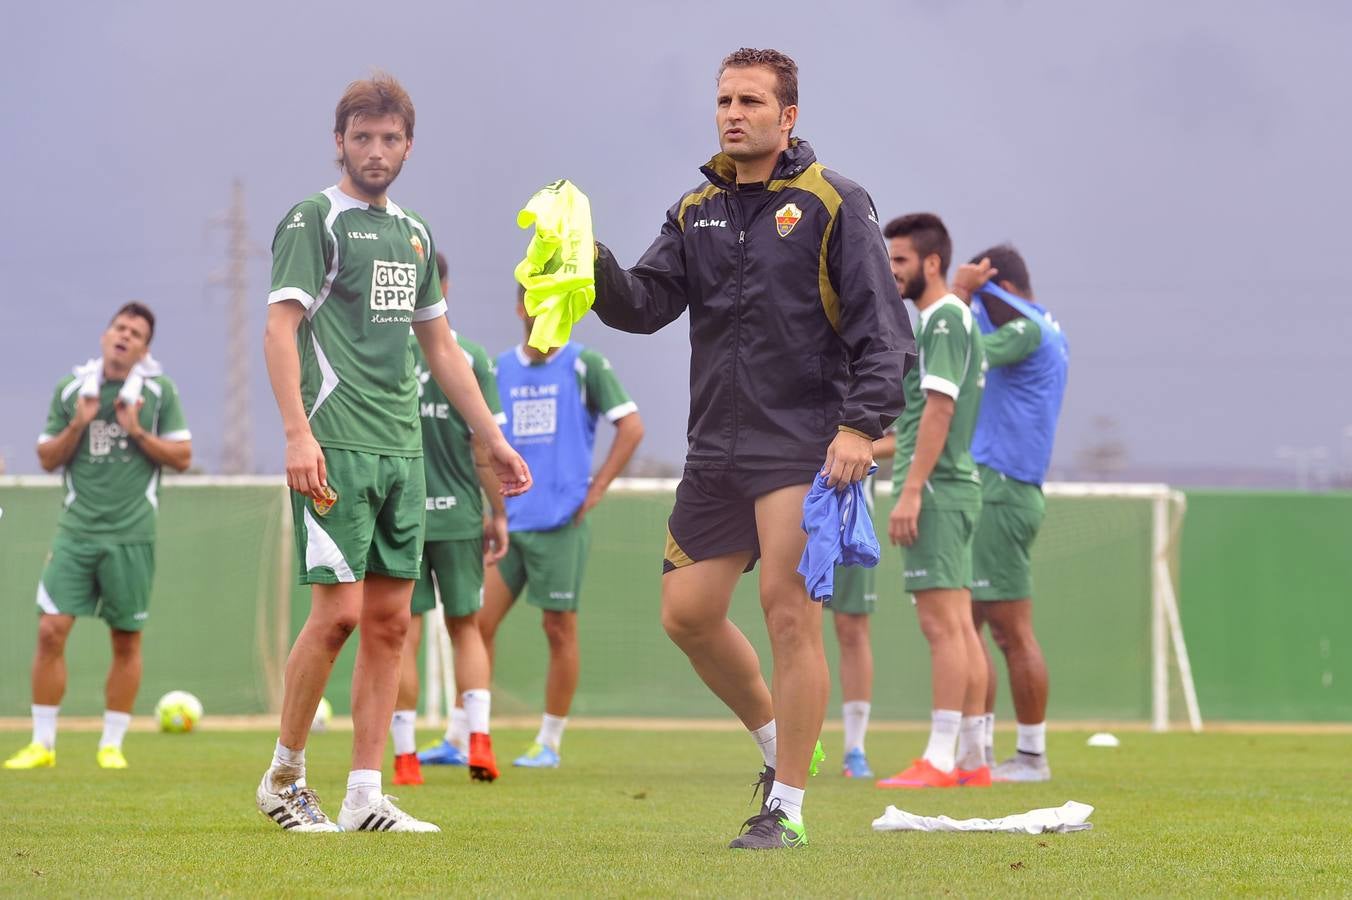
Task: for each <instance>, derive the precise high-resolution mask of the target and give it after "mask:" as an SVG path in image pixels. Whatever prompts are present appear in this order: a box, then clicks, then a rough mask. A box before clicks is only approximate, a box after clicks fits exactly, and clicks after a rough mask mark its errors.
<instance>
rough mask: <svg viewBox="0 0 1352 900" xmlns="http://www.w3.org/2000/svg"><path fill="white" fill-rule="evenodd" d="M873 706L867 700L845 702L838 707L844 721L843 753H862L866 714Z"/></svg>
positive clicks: (866, 730)
mask: <svg viewBox="0 0 1352 900" xmlns="http://www.w3.org/2000/svg"><path fill="white" fill-rule="evenodd" d="M872 708H873V704H872V703H869V702H868V701H867V700H846V701H845V702H844V703H843V704H841V707H840V713H841V718H843V719H844V720H845V752H846V753H849V752H850V751H851V750H858V751H859V752H860V753H863V752H864V735H865V733H867V732H868V714H869V710H871V709H872Z"/></svg>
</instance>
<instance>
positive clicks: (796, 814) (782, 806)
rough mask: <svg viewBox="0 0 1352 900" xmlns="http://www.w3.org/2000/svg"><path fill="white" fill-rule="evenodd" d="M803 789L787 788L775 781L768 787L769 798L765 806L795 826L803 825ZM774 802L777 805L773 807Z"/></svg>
mask: <svg viewBox="0 0 1352 900" xmlns="http://www.w3.org/2000/svg"><path fill="white" fill-rule="evenodd" d="M803 794H804V789H803V788H796V787H789V786H788V785H787V784H780V783H779V782H778V781H776V782H775V783H774V784H773V785H771V786H770V797H769V799H768V800H766V801H765V804H766V806H768V807H770V808H771V809H776V810H778V811H779V812H781V813H783V815H784V818H786V819H788V820H789V821H790V822H792V823H793V824H795V825H802V824H803ZM776 801H778V803H779V805H778V806H775V803H776Z"/></svg>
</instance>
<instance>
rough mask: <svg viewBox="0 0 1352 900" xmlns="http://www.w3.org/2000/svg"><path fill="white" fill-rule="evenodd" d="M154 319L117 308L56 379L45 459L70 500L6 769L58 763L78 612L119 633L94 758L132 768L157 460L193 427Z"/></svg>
mask: <svg viewBox="0 0 1352 900" xmlns="http://www.w3.org/2000/svg"><path fill="white" fill-rule="evenodd" d="M154 334H155V316H154V314H153V313H152V312H151V311H150V310H149V309H147V308H146V307H145V306H143V305H142V304H140V303H128V304H127V305H125V306H123V307H122V308H121V309H119V310H118V311H117V313H116V314H115V315H114V316H113V320H112V321H111V322H110V323H109V324H108V327H107V329H106V330H105V331H104V332H103V337H102V339H101V340H100V349H101V351H102V355H101V356H100V357H99V358H98V359H94V360H90V361H89V362H88V363H86V364H85V365H84V366H82V367H78V368H77V369H76V370H75V373H74V374H72V375H67V376H66V377H65V378H63V379H61V381H60V382H58V383H57V386H56V392H55V394H54V395H53V396H52V406H51V411H50V412H49V413H48V415H47V427H46V428H44V429H43V431H42V435H41V436H40V437H39V438H38V461H39V462H40V463H41V464H42V468H44V469H46V470H47V471H48V472H51V471H54V470H56V469H62V470H63V472H62V480H63V482H64V484H65V488H66V497H65V508H64V509H63V510H62V512H61V518H60V519H59V520H58V530H57V534H56V539H55V540H54V541H53V542H52V552H51V554H50V555H49V556H48V558H47V565H46V567H45V568H44V569H43V571H42V577H41V579H40V580H39V582H38V591H37V603H38V613H39V615H38V646H37V652H36V653H35V654H34V656H33V740H32V742H31V743H30V744H29V745H28V746H27V747H24V748H23V749H22V750H20V751H19V752H18V753H16V754H14V755H13V756H11V757H10V758H9V759H8V760H6V761H5V768H6V769H39V768H47V767H50V766H54V765H56V714H57V710H58V709H59V707H60V704H61V698H62V696H63V695H64V694H65V692H66V657H65V650H66V639H67V638H68V637H69V636H70V632H71V629H72V628H73V627H75V617H76V616H98V617H99V618H101V619H103V620H104V621H105V622H106V623H108V628H109V630H110V631H111V632H112V640H113V661H112V665H111V666H110V667H109V669H108V682H107V687H106V692H105V707H104V713H103V736H102V737H101V738H100V739H99V750H98V764H99V765H100V766H101V767H102V768H105V769H125V768H126V767H127V760H126V758H125V757H124V756H123V754H122V737H123V735H124V734H126V731H127V726H128V724H130V722H131V708H132V703H133V702H134V701H135V700H136V691H137V689H138V688H139V687H140V685H141V629H142V628H144V627H145V624H146V619H147V618H148V617H149V615H150V611H149V603H150V585H151V581H152V579H153V578H154V573H155V515H156V513H157V512H158V509H159V502H158V500H157V499H156V497H157V495H158V491H159V483H160V469H161V468H162V467H163V466H168V467H169V468H171V469H176V470H177V471H180V472H181V471H183V470H184V469H186V468H188V465H189V464H190V463H191V461H192V440H191V438H192V435H191V434H190V433H189V432H188V425H187V423H186V422H185V421H184V419H183V409H182V407H181V406H180V405H179V402H178V390H177V389H176V388H175V387H174V383H173V382H172V381H170V380H169V379H168V378H165V377H164V375H163V374H161V372H160V369H159V365H158V364H157V363H155V362H154V361H153V360H152V359H151V358H150V339H151V338H152V337H154Z"/></svg>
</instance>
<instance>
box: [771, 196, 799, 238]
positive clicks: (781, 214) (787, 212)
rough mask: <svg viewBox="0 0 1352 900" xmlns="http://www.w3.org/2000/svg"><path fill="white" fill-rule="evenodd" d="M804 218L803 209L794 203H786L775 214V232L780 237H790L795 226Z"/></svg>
mask: <svg viewBox="0 0 1352 900" xmlns="http://www.w3.org/2000/svg"><path fill="white" fill-rule="evenodd" d="M802 217H803V211H802V210H801V209H799V208H798V207H797V206H794V205H793V204H792V203H785V204H784V205H783V206H782V207H781V208H780V209H778V210H777V211H776V212H775V231H778V232H779V236H780V237H788V236H789V232H791V231H793V226H795V225H797V224H798V220H799V219H801V218H802Z"/></svg>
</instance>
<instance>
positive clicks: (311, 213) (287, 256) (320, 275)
mask: <svg viewBox="0 0 1352 900" xmlns="http://www.w3.org/2000/svg"><path fill="white" fill-rule="evenodd" d="M324 215H325V210H324V208H323V206H321V204H320V202H319V201H318V200H316V199H314V198H311V199H309V200H302V201H301V202H300V203H298V204H296V205H295V206H294V207H292V209H291V211H290V212H289V213H287V214H286V218H284V219H282V221H281V223H280V224H278V226H277V233H276V234H274V235H273V238H272V291H271V293H269V294H268V303H270V304H271V303H280V302H281V301H283V300H296V301H299V302H300V304H301V306H304V307H305V308H306V309H307V310H308V309H310V308H312V307H313V306H314V305H315V302H316V299H317V298H318V297H319V296H320V295H321V294H322V293H323V291H324V281H325V279H326V278H327V276H328V271H329V266H330V265H331V264H332V262H333V246H332V244H331V242H330V241H329V240H328V238H327V234H326V231H325V228H324Z"/></svg>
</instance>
